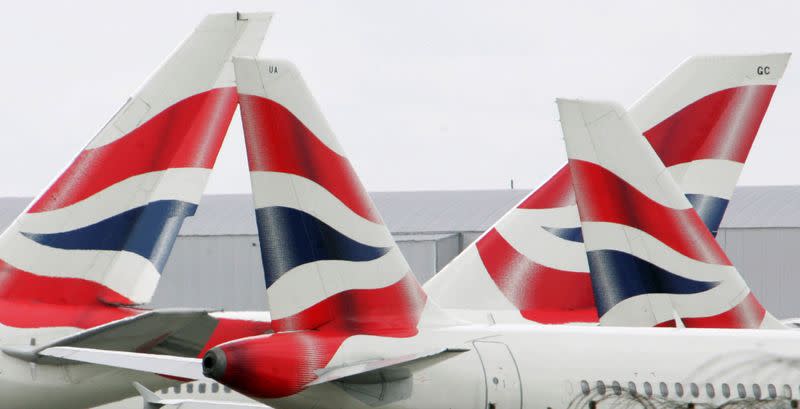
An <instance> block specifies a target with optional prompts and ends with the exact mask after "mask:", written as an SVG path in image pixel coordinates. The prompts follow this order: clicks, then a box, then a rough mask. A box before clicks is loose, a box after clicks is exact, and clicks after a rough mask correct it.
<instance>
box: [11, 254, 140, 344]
mask: <svg viewBox="0 0 800 409" xmlns="http://www.w3.org/2000/svg"><path fill="white" fill-rule="evenodd" d="M110 304H121V305H130V304H132V301H131V300H129V299H128V298H126V297H125V296H123V295H121V294H119V293H117V292H115V291H113V290H111V289H109V288H108V287H106V286H103V285H101V284H99V283H96V282H94V281H89V280H84V279H81V278H68V277H45V276H38V275H35V274H32V273H29V272H26V271H23V270H20V269H18V268H16V267H14V266H12V265H10V264H8V263H6V262H4V261H2V260H0V323H2V324H3V325H6V326H10V327H16V328H42V327H75V328H84V329H85V328H91V327H94V326H97V325H101V324H105V323H107V322H110V321H114V320H117V319H121V318H125V317H129V316H132V315H136V314H138V313H139V311H137V310H134V309H129V308H120V307H116V306H114V305H110Z"/></svg>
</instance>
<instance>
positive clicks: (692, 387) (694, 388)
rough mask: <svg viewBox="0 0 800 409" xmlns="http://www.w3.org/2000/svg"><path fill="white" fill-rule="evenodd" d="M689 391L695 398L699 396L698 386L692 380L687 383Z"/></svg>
mask: <svg viewBox="0 0 800 409" xmlns="http://www.w3.org/2000/svg"><path fill="white" fill-rule="evenodd" d="M689 391H690V392H692V396H694V397H695V398H696V397H698V396H700V388H698V387H697V384H696V383H694V382H692V383H690V384H689Z"/></svg>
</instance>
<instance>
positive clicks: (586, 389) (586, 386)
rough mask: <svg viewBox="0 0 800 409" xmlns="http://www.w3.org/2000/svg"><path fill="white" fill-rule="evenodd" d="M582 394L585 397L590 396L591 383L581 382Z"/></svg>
mask: <svg viewBox="0 0 800 409" xmlns="http://www.w3.org/2000/svg"><path fill="white" fill-rule="evenodd" d="M581 392H582V393H583V394H584V395H585V396H589V392H591V391H590V390H589V382H586V381H581Z"/></svg>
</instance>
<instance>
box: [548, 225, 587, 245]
mask: <svg viewBox="0 0 800 409" xmlns="http://www.w3.org/2000/svg"><path fill="white" fill-rule="evenodd" d="M542 228H543V229H545V230H547V231H549V232H550V233H551V234H552V235H554V236H556V237H560V238H562V239H564V240H569V241H574V242H576V243H583V230H581V228H580V227H545V226H542Z"/></svg>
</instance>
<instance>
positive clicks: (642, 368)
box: [264, 325, 800, 409]
mask: <svg viewBox="0 0 800 409" xmlns="http://www.w3.org/2000/svg"><path fill="white" fill-rule="evenodd" d="M442 346H444V347H450V348H465V347H466V348H469V350H468V351H466V352H460V353H459V352H453V353H446V354H445V355H443V356H441V357H437V358H433V359H430V360H423V361H420V362H417V363H413V364H411V365H409V366H408V367H407V369H408V374H407V375H406V376H404V375H403V374H402V372H399V375H398V372H395V373H393V374H389V377H388V378H389V381H384V382H379V381H378V382H372V383H369V381H367V382H366V383H365V382H364V381H361V383H359V384H356V383H347V382H334V383H327V384H322V385H318V386H314V387H311V388H308V389H306V390H304V391H303V392H301V393H299V394H297V395H294V396H291V397H289V398H284V399H271V400H264V402H265V403H267V404H269V405H271V406H273V407H276V408H281V409H282V408H308V407H314V408H327V409H334V408H337V409H345V408H347V409H354V408H370V407H375V406H380V407H381V408H384V409H394V408H403V409H412V408H413V409H425V408H431V409H439V408H442V409H446V408H460V409H468V408H474V409H486V408H496V409H519V408H526V409H527V408H531V409H533V408H536V409H544V408H553V409H556V408H577V407H589V406H590V401H596V402H597V404H596V406H597V407H599V408H603V407H612V406H613V404H617V405H619V404H620V400H632V399H642V398H649V399H650V400H651V401H654V402H655V405H656V406H655V407H660V406H659V405H662V404H663V405H664V406H669V407H672V406H674V403H675V402H684V404H685V403H688V402H694V403H696V404H697V403H709V404H713V405H715V406H717V405H721V404H723V403H725V402H729V401H735V400H756V399H770V398H771V397H772V396H775V397H776V399H786V400H787V401H788V400H790V399H792V398H794V399H797V398H800V389H799V388H800V332H797V331H785V330H783V331H782V330H720V329H685V328H679V329H675V328H608V327H581V326H535V325H495V326H489V327H486V326H482V327H479V326H467V327H454V328H448V329H443V330H426V331H423V332H421V333H420V334H419V335H417V336H416V337H413V338H406V339H396V338H381V337H372V336H356V337H352V338H350V339H348V340H347V341H346V342H345V343H344V344H343V345H342V347H341V348H340V350H339V351H338V352H337V353H336V355H335V356H334V358H333V359H332V361H331V362H330V363H329V364H328V366H327V367H329V368H330V367H335V366H338V365H343V364H345V363H348V362H350V363H352V362H358V361H363V360H374V359H381V358H384V359H385V358H390V357H393V356H398V355H404V354H407V353H412V352H413V351H415V350H416V351H423V350H426V349H427V350H430V349H431V348H433V347H439V348H441V347H442ZM709 385H710V386H709ZM740 385H741V386H740ZM633 389H635V391H634V390H633ZM662 389H663V392H665V393H664V394H662ZM631 392H635V393H631ZM740 393H743V397H740ZM726 394H727V395H728V396H726ZM670 405H671V406H670ZM617 407H627V406H624V405H622V406H617ZM634 407H635V406H634Z"/></svg>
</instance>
